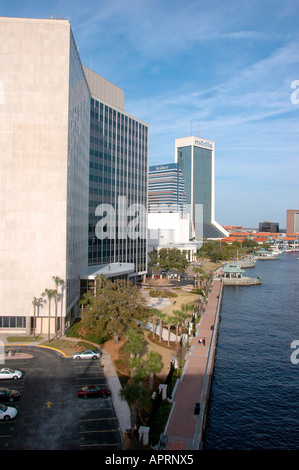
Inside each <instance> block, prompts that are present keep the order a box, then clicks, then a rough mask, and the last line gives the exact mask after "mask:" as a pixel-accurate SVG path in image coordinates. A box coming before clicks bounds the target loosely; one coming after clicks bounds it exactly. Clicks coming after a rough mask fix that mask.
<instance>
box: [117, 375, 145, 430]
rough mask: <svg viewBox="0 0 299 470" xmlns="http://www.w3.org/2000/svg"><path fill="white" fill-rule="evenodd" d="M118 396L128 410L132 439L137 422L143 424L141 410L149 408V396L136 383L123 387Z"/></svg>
mask: <svg viewBox="0 0 299 470" xmlns="http://www.w3.org/2000/svg"><path fill="white" fill-rule="evenodd" d="M119 394H120V398H121V399H122V400H125V401H127V403H128V405H129V408H130V418H131V437H132V438H133V437H134V432H135V429H136V427H137V425H138V424H139V423H138V421H140V422H141V423H142V424H144V421H143V418H142V410H143V408H144V407H148V406H150V404H151V399H150V395H149V392H148V390H147V389H146V387H145V386H144V385H142V384H139V383H136V382H132V383H127V384H126V385H124V386H123V387H122V389H121V390H120V392H119Z"/></svg>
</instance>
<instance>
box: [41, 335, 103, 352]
mask: <svg viewBox="0 0 299 470" xmlns="http://www.w3.org/2000/svg"><path fill="white" fill-rule="evenodd" d="M41 346H46V347H49V348H53V349H58V350H59V351H61V352H62V353H64V354H66V355H67V356H71V355H72V354H74V353H75V352H78V351H81V350H82V351H83V350H84V349H97V348H96V347H95V346H94V345H93V344H91V343H88V342H87V341H68V340H66V339H57V340H56V339H53V340H51V341H45V342H43V343H41Z"/></svg>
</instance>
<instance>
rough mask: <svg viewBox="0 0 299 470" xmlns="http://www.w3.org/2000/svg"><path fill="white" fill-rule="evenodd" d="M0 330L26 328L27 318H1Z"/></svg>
mask: <svg viewBox="0 0 299 470" xmlns="http://www.w3.org/2000/svg"><path fill="white" fill-rule="evenodd" d="M0 328H26V317H0Z"/></svg>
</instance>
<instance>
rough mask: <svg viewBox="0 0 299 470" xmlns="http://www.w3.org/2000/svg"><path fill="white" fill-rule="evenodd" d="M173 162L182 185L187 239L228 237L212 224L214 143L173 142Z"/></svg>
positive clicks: (195, 138)
mask: <svg viewBox="0 0 299 470" xmlns="http://www.w3.org/2000/svg"><path fill="white" fill-rule="evenodd" d="M175 162H176V163H178V165H179V167H180V169H181V170H182V173H183V178H184V182H185V191H186V203H187V207H188V208H189V209H188V210H189V214H190V224H191V227H190V237H192V238H193V237H195V238H196V239H201V238H202V236H203V237H206V238H223V237H226V236H228V232H227V231H226V230H225V229H224V228H223V227H222V226H221V225H220V224H218V223H217V222H216V220H215V148H214V142H211V141H208V140H204V139H201V138H197V137H193V136H190V137H185V138H182V139H176V140H175Z"/></svg>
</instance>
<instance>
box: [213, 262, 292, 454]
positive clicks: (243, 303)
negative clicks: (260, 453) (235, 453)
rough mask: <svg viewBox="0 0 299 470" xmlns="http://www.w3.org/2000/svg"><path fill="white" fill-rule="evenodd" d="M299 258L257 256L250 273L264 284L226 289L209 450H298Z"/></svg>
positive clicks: (221, 319) (215, 373)
mask: <svg viewBox="0 0 299 470" xmlns="http://www.w3.org/2000/svg"><path fill="white" fill-rule="evenodd" d="M298 257H299V253H283V254H281V255H280V257H279V260H267V261H260V260H258V261H257V262H256V266H255V268H251V269H248V270H246V271H247V275H249V276H252V277H256V276H259V277H260V278H261V279H262V281H263V283H262V284H261V285H255V286H246V287H236V286H230V287H228V286H225V287H224V292H223V302H222V307H221V316H220V324H219V332H218V342H217V350H216V357H215V367H214V373H213V380H212V385H211V390H210V401H209V411H208V418H207V423H206V431H205V437H204V449H215V450H216V449H225V450H261V449H265V450H273V449H275V450H291V449H292V450H293V449H299V364H294V363H293V362H294V361H293V362H292V361H291V354H292V353H293V355H294V353H295V350H294V349H293V348H291V343H292V342H293V341H294V340H299V260H297V259H296V258H298ZM297 348H298V346H297ZM297 357H299V355H297Z"/></svg>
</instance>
